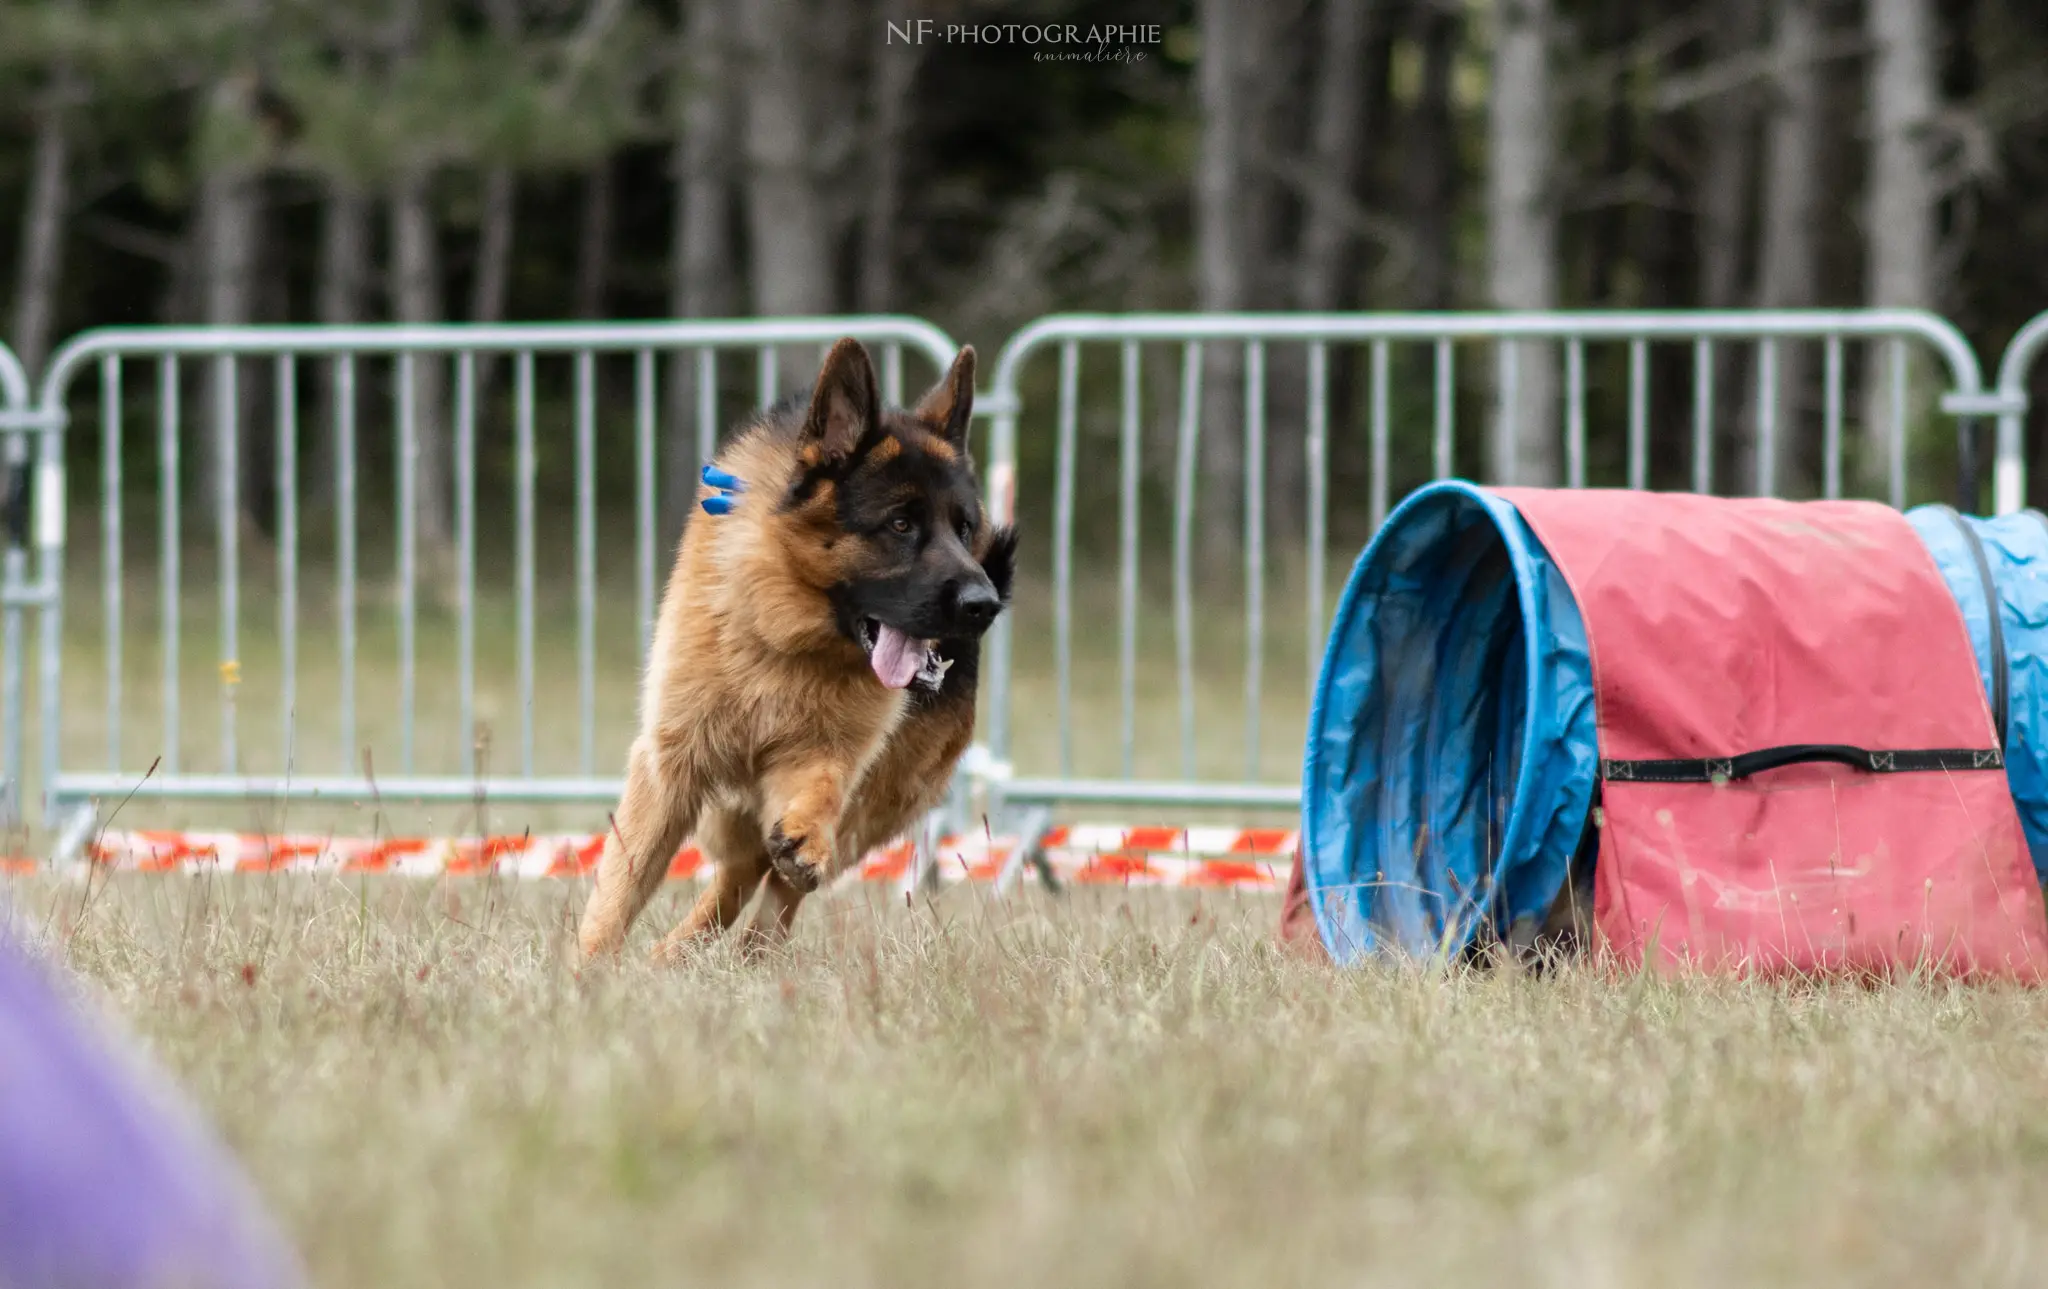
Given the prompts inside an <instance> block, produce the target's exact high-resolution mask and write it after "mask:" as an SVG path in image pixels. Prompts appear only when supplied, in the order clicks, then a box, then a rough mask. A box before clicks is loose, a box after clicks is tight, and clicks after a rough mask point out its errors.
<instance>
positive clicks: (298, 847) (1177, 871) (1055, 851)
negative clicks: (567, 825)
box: [86, 824, 1296, 891]
mask: <svg viewBox="0 0 2048 1289" xmlns="http://www.w3.org/2000/svg"><path fill="white" fill-rule="evenodd" d="M1295 841H1296V834H1295V832H1294V831H1293V830H1292V829H1279V828H1269V829H1239V828H1120V827H1109V826H1103V825H1094V824H1084V825H1076V826H1074V827H1066V828H1054V829H1052V830H1050V831H1049V832H1047V833H1046V835H1045V837H1044V839H1043V841H1042V842H1041V845H1042V847H1043V849H1044V852H1045V855H1046V859H1047V860H1048V862H1050V864H1051V865H1052V870H1053V873H1054V874H1055V875H1056V876H1057V877H1058V878H1059V879H1060V880H1061V881H1063V882H1073V883H1077V884H1080V885H1106V886H1188V887H1243V888H1253V889H1258V890H1274V891H1277V890H1280V889H1281V888H1283V887H1284V886H1285V885H1286V884H1287V871H1288V868H1289V866H1290V865H1291V864H1292V862H1293V856H1294V848H1295ZM1016 846H1017V839H1016V838H1014V837H1009V838H1004V837H995V838H990V837H985V836H966V837H948V838H944V839H942V840H941V841H940V842H939V845H938V863H937V872H938V876H939V878H940V880H942V881H945V882H960V881H983V882H986V881H993V880H995V878H996V877H997V875H998V874H1000V873H1001V872H1002V871H1003V867H1004V865H1005V864H1007V863H1008V862H1009V860H1010V857H1011V855H1012V854H1013V852H1014V851H1015V849H1016ZM603 850H604V835H603V834H602V833H590V834H579V835H570V836H525V837H486V838H458V837H413V838H400V839H395V840H386V841H378V840H375V839H372V838H360V837H354V838H352V837H322V836H314V835H304V834H300V835H288V836H263V835H260V834H252V833H234V832H163V831H151V830H145V829H137V830H131V831H122V832H107V833H104V834H102V835H101V836H100V837H98V838H97V839H95V840H94V841H93V842H92V843H91V844H90V845H88V846H87V847H86V853H87V855H88V857H89V858H91V859H92V860H93V861H94V862H95V863H98V864H101V865H104V866H106V867H108V868H112V869H116V870H123V871H132V872H145V873H219V872H234V873H274V872H286V873H342V874H347V873H391V874H395V875H399V876H407V877H440V876H444V875H446V876H462V875H474V874H482V873H497V874H501V875H503V876H507V877H520V878H534V879H539V878H550V877H557V878H559V877H582V876H585V875H587V874H588V873H590V872H591V871H592V870H593V869H594V868H596V866H597V859H598V856H599V855H600V854H601V853H602V852H603ZM912 855H913V848H912V845H911V843H909V842H907V841H904V842H898V843H896V844H895V845H892V846H886V847H883V848H882V849H880V850H876V851H874V852H872V853H870V854H869V855H868V856H867V858H866V859H864V860H862V861H861V863H860V864H859V865H858V866H856V867H855V868H853V869H850V870H849V871H848V872H847V873H846V874H845V875H844V876H843V877H842V878H841V880H842V881H845V882H856V881H866V882H888V881H900V880H901V879H902V878H904V877H905V876H906V875H907V874H908V872H909V871H910V866H911V859H912ZM708 867H709V865H708V864H707V863H706V861H705V859H704V856H703V854H702V852H700V851H699V850H698V849H697V848H696V847H694V846H686V847H684V848H683V849H682V850H680V851H678V852H677V853H676V857H675V858H674V859H673V860H672V861H670V863H669V870H668V875H669V880H671V881H687V880H693V879H696V878H698V877H701V876H703V875H704V874H705V871H706V870H707V869H708Z"/></svg>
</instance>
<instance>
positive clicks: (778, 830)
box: [768, 823, 829, 894]
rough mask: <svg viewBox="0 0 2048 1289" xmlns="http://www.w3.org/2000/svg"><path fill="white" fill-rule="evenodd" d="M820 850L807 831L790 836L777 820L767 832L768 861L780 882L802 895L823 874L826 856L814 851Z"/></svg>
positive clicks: (807, 892)
mask: <svg viewBox="0 0 2048 1289" xmlns="http://www.w3.org/2000/svg"><path fill="white" fill-rule="evenodd" d="M819 849H820V847H818V846H817V845H816V843H815V842H814V841H813V839H812V838H811V837H810V835H809V834H806V833H798V834H797V835H796V836H794V837H792V836H790V835H788V834H787V833H785V832H783V831H782V825H781V824H780V823H777V824H776V825H775V829H774V831H772V832H770V833H769V834H768V862H769V863H770V864H772V865H774V866H775V871H776V873H778V874H779V875H780V876H781V877H782V880H783V881H785V882H788V883H789V884H790V885H791V886H794V887H795V888H796V889H797V890H799V891H802V892H804V893H805V894H809V893H810V892H812V891H815V890H817V889H818V883H820V882H821V881H823V880H824V877H825V862H824V861H825V858H826V857H825V856H820V855H819V854H818V853H817V852H818V851H819ZM828 854H829V852H828Z"/></svg>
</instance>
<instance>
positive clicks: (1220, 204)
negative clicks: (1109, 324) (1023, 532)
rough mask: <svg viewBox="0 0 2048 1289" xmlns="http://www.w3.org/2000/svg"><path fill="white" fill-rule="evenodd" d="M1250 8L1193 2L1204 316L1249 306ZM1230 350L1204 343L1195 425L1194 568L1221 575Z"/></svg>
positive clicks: (1238, 0) (1232, 437) (1227, 551)
mask: <svg viewBox="0 0 2048 1289" xmlns="http://www.w3.org/2000/svg"><path fill="white" fill-rule="evenodd" d="M1253 2H1254V0H1201V4H1200V7H1199V9H1198V13H1199V16H1200V21H1201V24H1202V54H1201V65H1200V67H1199V68H1198V69H1197V92H1198V94H1199V96H1200V99H1201V131H1202V133H1201V145H1200V151H1199V154H1198V156H1197V160H1196V170H1195V274H1196V279H1195V296H1196V300H1197V302H1198V303H1199V305H1200V307H1201V308H1202V309H1203V310H1204V311H1206V312H1212V313H1229V312H1236V311H1239V310H1242V309H1246V308H1249V307H1250V304H1251V282H1250V273H1249V268H1250V264H1251V261H1252V248H1251V245H1250V238H1249V235H1248V234H1249V228H1248V224H1249V222H1250V221H1249V218H1248V212H1247V209H1246V200H1245V199H1246V191H1247V187H1248V177H1249V176H1248V167H1247V164H1246V162H1247V157H1246V147H1245V142H1246V140H1245V137H1244V136H1245V118H1246V116H1247V114H1248V111H1249V107H1250V104H1249V101H1248V100H1249V95H1248V94H1247V93H1246V86H1245V85H1244V83H1243V77H1242V76H1241V75H1240V74H1239V71H1238V62H1239V59H1240V57H1241V56H1242V50H1241V48H1240V46H1241V44H1242V42H1243V41H1244V40H1245V39H1246V38H1247V36H1248V29H1249V26H1250V24H1249V23H1248V21H1247V19H1248V17H1249V14H1248V9H1249V7H1250V5H1251V4H1252V3H1253ZM1241 357H1242V355H1241V350H1240V347H1239V346H1237V345H1234V344H1230V343H1227V342H1222V341H1217V342H1212V343H1211V344H1209V345H1208V347H1207V348H1206V349H1205V351H1204V354H1203V382H1202V391H1203V392H1202V420H1201V429H1202V437H1201V447H1200V458H1201V459H1200V464H1201V491H1200V497H1201V513H1202V514H1203V516H1204V517H1205V519H1204V522H1203V524H1202V525H1201V530H1202V536H1201V543H1202V562H1203V565H1204V572H1205V573H1206V574H1208V575H1210V576H1214V575H1217V574H1220V573H1222V572H1223V571H1224V568H1225V566H1226V564H1227V561H1228V560H1229V559H1230V557H1231V554H1232V552H1234V551H1235V550H1236V549H1237V548H1238V529H1239V527H1240V525H1239V522H1238V516H1239V515H1240V513H1241V510H1240V506H1241V500H1242V494H1243V491H1244V465H1245V461H1244V439H1243V426H1244V400H1243V393H1242V382H1241V381H1240V379H1239V374H1240V372H1241V371H1242V370H1243V364H1242V361H1241Z"/></svg>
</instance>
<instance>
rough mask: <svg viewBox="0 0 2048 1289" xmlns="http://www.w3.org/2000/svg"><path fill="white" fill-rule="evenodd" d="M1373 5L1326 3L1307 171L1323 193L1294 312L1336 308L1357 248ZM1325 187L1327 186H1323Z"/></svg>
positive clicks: (1312, 192)
mask: <svg viewBox="0 0 2048 1289" xmlns="http://www.w3.org/2000/svg"><path fill="white" fill-rule="evenodd" d="M1371 7H1372V6H1371V0H1326V3H1325V5H1324V9H1323V14H1322V19H1323V20H1322V29H1321V31H1320V33H1319V39H1318V40H1317V42H1316V43H1317V45H1318V46H1319V50H1320V52H1319V54H1318V58H1317V63H1318V66H1317V71H1316V88H1315V108H1314V115H1313V117H1312V119H1311V121H1310V124H1309V131H1310V138H1309V165H1310V167H1311V168H1312V171H1313V175H1314V178H1315V179H1316V181H1317V185H1315V186H1311V187H1310V188H1309V189H1308V190H1307V191H1306V192H1305V193H1304V194H1303V209H1302V228H1301V254H1300V256H1299V258H1298V260H1297V261H1296V271H1295V278H1294V300H1295V305H1296V307H1298V308H1300V309H1303V310H1305V311H1307V312H1311V313H1320V312H1323V311H1326V310H1329V309H1334V308H1336V307H1338V304H1339V302H1340V301H1342V300H1343V299H1344V297H1345V295H1346V294H1347V293H1346V292H1345V291H1344V289H1343V286H1344V282H1345V279H1346V274H1347V271H1348V270H1349V269H1350V267H1351V258H1352V256H1351V253H1352V248H1353V245H1354V242H1355V239H1354V238H1353V237H1352V235H1351V232H1350V224H1349V222H1348V220H1347V218H1346V217H1347V215H1348V214H1349V211H1348V210H1347V209H1345V203H1346V200H1347V199H1350V198H1352V196H1353V194H1354V193H1355V192H1356V190H1357V187H1358V173H1359V163H1360V161H1361V160H1362V156H1363V152H1364V141H1365V136H1366V128H1365V127H1366V122H1365V69H1366V60H1365V44H1366V29H1367V26H1368V11H1369V10H1370V9H1371ZM1322 185H1327V186H1322Z"/></svg>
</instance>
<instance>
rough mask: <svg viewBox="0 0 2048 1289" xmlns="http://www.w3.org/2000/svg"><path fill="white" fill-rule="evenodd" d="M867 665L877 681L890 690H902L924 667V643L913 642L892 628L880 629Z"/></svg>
mask: <svg viewBox="0 0 2048 1289" xmlns="http://www.w3.org/2000/svg"><path fill="white" fill-rule="evenodd" d="M868 663H869V665H870V666H872V667H873V668H874V669H875V678H876V679H877V680H880V681H881V682H882V683H883V684H885V685H887V686H888V687H889V688H891V689H902V688H903V687H905V686H906V685H908V684H909V683H910V682H911V681H913V680H916V679H917V669H918V668H920V667H922V666H924V642H923V641H922V640H913V639H911V638H910V637H909V636H907V635H904V634H903V633H902V632H901V631H898V630H897V629H896V628H894V627H887V626H885V627H882V630H881V635H880V636H879V637H878V638H877V639H876V641H875V651H874V652H873V653H871V654H869V655H868Z"/></svg>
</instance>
